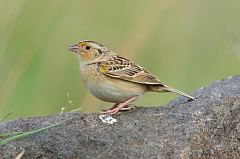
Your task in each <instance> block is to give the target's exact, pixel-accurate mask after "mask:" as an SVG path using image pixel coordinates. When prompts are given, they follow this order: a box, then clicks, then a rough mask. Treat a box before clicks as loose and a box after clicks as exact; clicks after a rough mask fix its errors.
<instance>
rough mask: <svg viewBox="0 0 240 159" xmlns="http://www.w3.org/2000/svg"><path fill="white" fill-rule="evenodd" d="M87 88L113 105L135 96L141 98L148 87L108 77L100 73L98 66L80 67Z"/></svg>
mask: <svg viewBox="0 0 240 159" xmlns="http://www.w3.org/2000/svg"><path fill="white" fill-rule="evenodd" d="M80 70H81V77H82V80H83V83H84V84H85V86H86V88H87V89H88V90H89V91H90V92H91V93H92V94H93V95H94V96H95V97H97V98H99V99H101V100H103V101H106V102H112V103H121V102H124V101H126V100H128V99H129V98H131V97H133V96H141V95H142V94H143V93H144V92H145V91H146V87H145V86H144V85H142V84H138V83H133V82H128V81H125V80H121V79H116V78H112V77H108V76H106V75H104V74H102V73H101V72H99V70H98V67H97V65H85V66H81V67H80Z"/></svg>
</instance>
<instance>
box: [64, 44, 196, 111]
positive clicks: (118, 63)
mask: <svg viewBox="0 0 240 159" xmlns="http://www.w3.org/2000/svg"><path fill="white" fill-rule="evenodd" d="M68 50H69V51H71V52H73V53H75V54H76V56H77V58H78V60H79V63H80V75H81V79H82V81H83V83H84V85H85V87H86V88H87V89H88V90H89V91H90V92H91V94H92V95H93V96H95V97H96V98H98V99H100V100H102V101H105V102H110V103H114V105H113V106H112V107H111V108H110V109H107V110H104V111H102V113H103V114H111V115H113V114H116V113H118V112H119V111H122V110H130V109H132V108H133V107H132V106H130V105H131V103H132V102H133V101H135V100H137V99H138V98H140V97H141V96H143V95H144V93H146V92H173V93H176V94H179V95H182V96H185V97H187V98H189V99H190V100H194V99H195V98H194V97H192V96H190V95H188V94H186V93H184V92H182V91H179V90H177V89H175V88H172V87H170V86H168V85H166V84H164V83H163V82H161V81H160V79H159V78H157V77H156V76H154V75H153V74H152V73H151V72H149V71H147V70H146V69H145V68H143V67H142V66H140V65H137V64H135V63H134V62H133V61H131V60H129V59H127V58H126V57H123V56H121V55H119V54H117V53H115V52H114V51H112V50H110V49H109V48H107V47H106V46H105V45H103V44H100V43H98V42H95V41H92V40H82V41H80V42H78V43H76V44H74V45H71V46H69V47H68Z"/></svg>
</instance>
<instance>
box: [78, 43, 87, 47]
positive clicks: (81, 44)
mask: <svg viewBox="0 0 240 159" xmlns="http://www.w3.org/2000/svg"><path fill="white" fill-rule="evenodd" d="M79 45H80V46H86V45H87V43H86V42H81V43H80V44H79Z"/></svg>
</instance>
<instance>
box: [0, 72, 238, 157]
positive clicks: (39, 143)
mask: <svg viewBox="0 0 240 159" xmlns="http://www.w3.org/2000/svg"><path fill="white" fill-rule="evenodd" d="M194 97H196V98H197V100H194V101H188V100H187V98H185V97H179V98H177V99H175V100H173V101H172V102H170V103H169V104H168V105H166V106H161V107H152V108H143V107H137V109H134V110H131V111H128V112H124V113H119V114H117V115H114V116H113V118H114V119H116V122H114V123H113V124H109V123H107V122H105V123H104V122H103V121H102V120H100V119H99V114H96V113H64V114H61V115H56V116H47V117H34V118H22V119H17V120H14V121H9V122H5V123H2V124H1V125H0V131H1V132H0V133H7V132H17V131H30V130H35V129H39V128H42V127H45V126H49V125H52V124H54V123H58V122H60V121H63V120H66V119H68V121H66V122H65V123H62V124H60V125H58V126H56V127H53V128H50V129H47V130H44V131H41V132H38V133H35V134H33V135H30V136H27V137H24V138H21V139H17V140H15V141H11V142H9V143H7V144H5V145H3V146H1V147H0V158H14V157H16V156H17V155H18V154H19V153H21V152H22V150H25V153H24V154H23V156H22V158H31V159H32V158H84V159H85V158H104V159H107V158H111V159H112V158H137V159H139V158H144V159H145V158H148V159H155V158H158V159H168V158H182V159H187V158H218V159H220V158H232V159H234V158H235V159H237V158H240V76H235V77H231V78H228V79H225V80H219V81H216V82H214V83H213V84H210V85H209V86H206V87H203V88H200V89H198V90H197V91H196V92H195V93H194Z"/></svg>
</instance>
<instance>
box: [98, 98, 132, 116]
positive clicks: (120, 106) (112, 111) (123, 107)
mask: <svg viewBox="0 0 240 159" xmlns="http://www.w3.org/2000/svg"><path fill="white" fill-rule="evenodd" d="M135 99H136V97H132V98H130V99H128V100H127V101H126V102H124V103H119V104H114V105H113V106H112V108H110V109H108V110H104V111H103V112H101V113H102V114H111V115H113V114H116V113H117V112H119V111H124V110H130V109H132V108H135V107H134V106H129V104H130V103H131V102H132V101H134V100H135Z"/></svg>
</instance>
